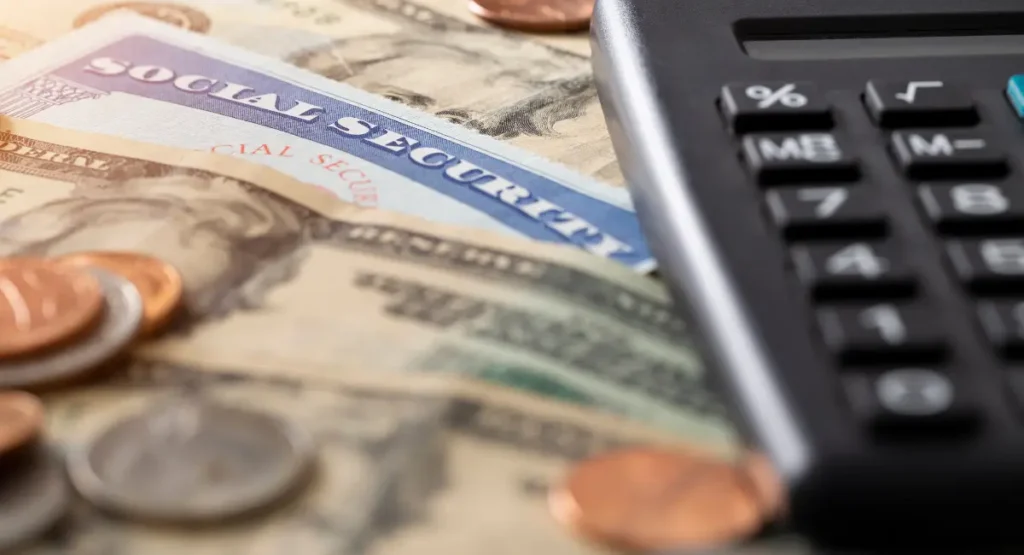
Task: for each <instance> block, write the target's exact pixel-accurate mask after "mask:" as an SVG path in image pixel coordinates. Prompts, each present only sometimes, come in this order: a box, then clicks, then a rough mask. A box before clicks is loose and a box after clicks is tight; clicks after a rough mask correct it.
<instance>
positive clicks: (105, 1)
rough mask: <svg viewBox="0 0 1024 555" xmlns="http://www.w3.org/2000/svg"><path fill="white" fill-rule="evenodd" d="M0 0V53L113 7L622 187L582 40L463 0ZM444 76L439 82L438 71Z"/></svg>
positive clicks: (33, 43) (11, 53)
mask: <svg viewBox="0 0 1024 555" xmlns="http://www.w3.org/2000/svg"><path fill="white" fill-rule="evenodd" d="M33 6H34V8H33V9H32V10H24V9H17V8H19V7H20V4H19V3H18V1H17V0H0V8H4V10H3V11H4V15H5V17H4V21H3V23H2V26H0V58H5V57H7V58H9V57H13V56H15V55H17V54H20V53H23V52H25V51H27V50H29V49H31V48H34V47H35V46H38V45H40V44H42V43H43V42H44V41H46V40H50V39H53V38H56V37H58V36H60V35H63V34H65V33H68V32H70V31H72V30H74V29H75V28H77V27H79V26H81V25H83V24H85V23H87V22H90V21H93V20H95V18H96V17H98V16H99V15H100V14H102V13H106V12H109V11H111V10H113V9H128V10H134V11H136V12H138V13H143V14H146V15H149V16H151V17H157V18H159V19H161V20H163V21H165V22H168V23H171V24H174V25H178V26H180V27H182V28H185V29H188V30H190V31H193V32H197V33H202V34H208V35H210V36H214V37H217V38H221V39H225V40H228V41H229V42H232V43H234V44H236V45H239V46H242V47H245V48H247V49H250V50H253V51H256V52H261V53H264V54H268V55H271V56H274V57H277V58H281V59H285V60H286V61H289V62H290V63H296V64H300V65H304V66H306V67H307V69H310V70H312V71H315V72H319V73H322V74H324V75H325V76H326V77H328V78H331V79H336V80H339V81H345V82H347V83H349V84H352V85H355V86H357V87H359V88H362V89H364V90H368V91H370V92H374V93H378V94H380V95H383V96H385V97H387V98H389V99H391V100H394V101H397V102H402V103H406V104H409V105H411V106H413V107H415V108H417V109H419V110H425V111H428V112H431V113H434V114H436V115H438V116H439V117H443V118H446V119H450V120H451V121H453V122H456V123H459V124H462V125H465V126H468V127H470V128H472V129H475V130H478V131H479V132H481V133H484V134H486V135H489V136H492V137H495V138H497V139H499V140H503V141H507V142H510V143H512V144H515V145H518V146H521V147H523V148H526V149H528V150H531V151H533V152H535V153H537V154H539V155H541V156H543V157H545V158H548V159H551V160H556V161H558V162H561V163H563V164H566V165H568V166H570V167H572V168H574V169H576V170H578V171H581V172H583V173H585V174H588V175H591V176H593V177H595V178H597V179H600V180H601V181H604V182H606V183H611V184H614V185H622V184H623V179H622V175H621V173H620V172H619V168H618V164H617V162H616V160H615V154H614V152H613V150H612V146H611V141H610V139H609V137H608V132H607V130H606V128H605V122H604V118H603V116H602V113H601V108H600V106H599V104H598V101H597V94H596V89H595V87H594V83H593V79H592V78H591V69H590V61H589V59H588V57H589V55H590V42H589V40H588V35H587V34H586V33H577V34H573V35H563V34H558V35H529V36H528V35H525V34H523V33H510V32H505V31H502V30H498V29H493V28H488V27H487V26H486V24H485V23H483V22H481V21H480V19H479V18H476V17H475V16H473V15H471V14H470V13H469V11H468V10H467V9H466V2H465V1H464V0H422V1H418V2H413V1H406V0H192V1H184V0H182V1H177V0H176V1H174V2H160V1H143V2H123V1H118V0H36V1H34V2H33ZM439 74H444V75H445V79H437V78H436V76H437V75H439Z"/></svg>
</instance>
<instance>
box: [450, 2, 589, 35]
mask: <svg viewBox="0 0 1024 555" xmlns="http://www.w3.org/2000/svg"><path fill="white" fill-rule="evenodd" d="M469 11H471V12H473V13H474V14H475V15H476V16H477V17H479V18H481V19H484V20H486V21H489V22H491V23H494V24H495V25H501V26H502V27H511V28H513V29H516V30H519V31H539V32H569V31H583V30H585V29H587V27H589V26H590V16H591V15H592V14H593V12H594V0H469Z"/></svg>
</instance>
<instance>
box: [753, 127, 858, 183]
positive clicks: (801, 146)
mask: <svg viewBox="0 0 1024 555" xmlns="http://www.w3.org/2000/svg"><path fill="white" fill-rule="evenodd" d="M743 156H744V158H745V160H746V162H747V165H749V166H750V169H751V171H753V173H754V175H756V176H757V179H758V180H759V181H760V182H761V183H763V184H774V183H785V182H799V181H803V182H806V181H831V180H849V179H856V178H857V175H858V172H857V163H856V161H855V160H854V159H853V158H852V157H851V156H850V155H849V154H848V152H847V150H846V148H845V147H844V146H843V144H842V142H841V141H840V140H839V139H838V138H837V137H836V136H835V135H833V134H832V133H771V134H761V135H747V136H746V137H744V139H743Z"/></svg>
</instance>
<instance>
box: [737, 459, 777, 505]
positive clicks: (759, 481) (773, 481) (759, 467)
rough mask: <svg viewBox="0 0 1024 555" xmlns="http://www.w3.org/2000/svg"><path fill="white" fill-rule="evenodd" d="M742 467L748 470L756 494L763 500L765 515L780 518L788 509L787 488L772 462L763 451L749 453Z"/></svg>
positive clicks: (750, 484)
mask: <svg viewBox="0 0 1024 555" xmlns="http://www.w3.org/2000/svg"><path fill="white" fill-rule="evenodd" d="M740 467H741V469H742V470H743V471H745V472H746V475H747V481H748V484H749V487H750V488H752V489H753V492H754V495H756V496H757V498H758V499H760V500H761V509H762V510H763V511H764V513H765V516H766V517H768V518H779V517H780V516H781V515H782V514H783V513H784V512H785V510H786V490H785V486H783V483H782V479H781V478H780V477H779V475H778V474H777V473H776V472H775V467H774V466H773V465H772V462H771V461H770V460H768V457H766V456H764V455H763V454H761V453H748V454H747V456H746V457H745V458H744V459H743V460H742V461H741V463H740Z"/></svg>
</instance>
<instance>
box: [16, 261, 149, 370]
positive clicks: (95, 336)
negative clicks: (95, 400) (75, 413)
mask: <svg viewBox="0 0 1024 555" xmlns="http://www.w3.org/2000/svg"><path fill="white" fill-rule="evenodd" d="M86 271H88V272H89V273H91V274H92V275H93V276H94V277H95V278H96V279H97V280H98V281H99V284H100V287H101V289H102V291H103V298H104V299H106V309H105V311H104V312H105V317H104V318H103V322H102V323H101V324H100V325H99V326H98V327H97V328H96V329H95V330H94V331H93V332H92V333H91V334H89V335H88V336H86V337H84V338H82V339H81V340H79V341H78V342H76V343H73V344H71V345H68V346H66V347H63V348H60V349H53V350H50V351H46V352H43V353H40V354H36V355H32V356H30V357H21V358H17V359H8V360H3V359H0V389H29V390H31V389H36V388H41V387H44V386H48V385H52V384H55V383H63V382H66V381H69V380H72V379H74V378H76V377H80V376H81V375H83V374H86V373H88V372H89V371H90V370H93V369H95V368H97V367H99V366H101V365H102V364H103V363H105V362H108V361H110V360H111V359H113V358H114V357H116V356H117V355H119V354H121V353H122V352H123V351H124V349H125V348H126V347H127V346H128V345H129V344H130V343H131V342H132V340H133V339H134V338H135V335H136V333H137V332H138V330H139V327H140V325H141V324H142V297H141V296H140V295H139V292H138V291H137V290H136V289H135V286H134V285H132V284H131V282H129V281H128V280H126V279H124V278H122V277H119V276H117V275H115V274H112V273H110V272H107V271H106V270H100V269H95V268H93V269H89V270H86Z"/></svg>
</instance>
